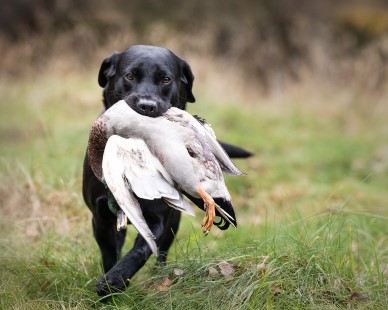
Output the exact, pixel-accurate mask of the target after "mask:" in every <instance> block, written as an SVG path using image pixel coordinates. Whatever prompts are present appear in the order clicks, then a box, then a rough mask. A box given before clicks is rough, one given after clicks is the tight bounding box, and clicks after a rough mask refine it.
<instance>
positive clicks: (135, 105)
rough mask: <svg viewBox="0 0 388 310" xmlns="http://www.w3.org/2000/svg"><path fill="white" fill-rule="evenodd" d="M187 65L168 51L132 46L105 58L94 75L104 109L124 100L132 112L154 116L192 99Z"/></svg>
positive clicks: (192, 77)
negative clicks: (101, 93) (100, 90)
mask: <svg viewBox="0 0 388 310" xmlns="http://www.w3.org/2000/svg"><path fill="white" fill-rule="evenodd" d="M193 81H194V76H193V73H192V72H191V69H190V66H189V65H188V64H187V63H186V62H185V61H184V60H182V59H180V58H179V57H177V56H176V55H175V54H174V53H172V52H171V51H170V50H168V49H165V48H161V47H156V46H145V45H135V46H132V47H130V48H128V49H126V50H125V51H123V52H121V53H119V52H114V53H113V54H112V55H111V56H109V57H108V58H106V59H105V60H104V61H103V62H102V64H101V68H100V72H99V74H98V83H99V84H100V86H101V87H103V88H104V92H103V96H104V105H105V108H106V109H108V108H109V107H111V106H112V105H113V104H115V103H116V102H117V101H119V100H121V99H124V100H125V101H126V102H127V103H128V104H129V105H130V106H131V107H132V109H134V110H135V111H136V112H138V113H140V114H143V115H147V116H151V117H156V116H160V115H161V114H163V113H164V112H165V111H166V110H167V109H168V108H169V107H171V106H175V107H177V108H180V109H185V107H186V103H187V102H195V98H194V96H193V93H192V87H193Z"/></svg>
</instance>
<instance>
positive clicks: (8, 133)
mask: <svg viewBox="0 0 388 310" xmlns="http://www.w3.org/2000/svg"><path fill="white" fill-rule="evenodd" d="M0 82H1V83H0V91H1V93H2V101H1V105H0V138H1V145H0V149H1V164H0V176H1V184H0V210H1V213H0V223H1V225H0V277H1V282H0V308H1V309H59V308H61V309H63V308H66V309H89V308H90V307H91V306H93V307H96V308H98V309H111V308H115V309H128V307H130V308H133V309H166V308H171V309H204V308H206V309H259V308H319V309H321V308H325V309H336V308H347V307H350V308H360V309H364V308H370V309H384V308H385V307H384V306H386V305H387V303H388V300H387V297H386V296H387V286H386V283H387V272H388V271H387V268H388V260H387V249H388V242H387V235H388V230H387V220H388V212H387V201H388V192H387V187H386V186H387V180H388V123H387V121H386V115H387V112H388V105H387V104H386V102H384V100H383V99H382V98H381V97H379V96H376V95H372V94H368V95H364V94H363V93H360V92H359V90H351V89H341V90H339V89H336V88H333V86H331V87H325V86H322V85H320V87H319V88H318V87H315V86H314V87H311V85H309V84H302V85H299V86H295V87H292V88H290V89H287V90H285V91H284V92H282V93H277V94H273V95H267V96H264V95H262V96H257V97H255V96H252V94H249V96H248V94H247V96H244V95H241V96H233V97H228V94H225V95H224V96H222V94H221V93H222V91H219V92H218V93H217V91H213V90H214V89H212V88H210V87H207V86H206V85H205V84H201V83H200V82H199V83H198V86H196V87H197V88H196V89H195V93H196V98H197V103H195V104H193V105H189V112H191V113H193V114H199V115H200V116H202V117H204V118H206V119H207V120H208V121H209V122H210V123H212V126H213V128H214V130H215V132H216V134H217V135H218V137H219V138H220V139H222V140H224V141H228V142H231V143H234V144H237V145H241V146H244V147H246V148H247V149H249V150H251V151H253V152H254V153H255V155H254V156H253V157H252V158H250V159H249V160H238V161H235V163H236V165H237V166H238V167H239V168H240V169H241V170H243V171H244V172H246V174H247V175H246V176H244V177H226V181H227V184H228V187H229V189H230V192H231V195H232V197H233V203H234V204H235V205H236V215H237V220H238V224H239V225H238V228H237V229H236V230H235V229H229V230H227V231H224V232H221V231H218V230H217V229H216V228H213V230H212V231H211V233H210V234H209V236H207V237H204V236H203V234H202V233H201V226H200V225H201V218H202V217H203V214H202V212H201V211H200V210H197V217H195V218H191V217H185V216H183V221H182V224H181V227H180V230H179V233H178V235H177V236H176V242H175V243H174V245H173V246H172V248H171V251H170V256H169V259H168V263H167V265H166V266H158V267H155V266H154V263H155V260H154V259H153V258H151V259H150V261H149V263H147V265H146V266H145V267H144V268H143V269H142V270H141V271H140V272H139V273H138V274H137V275H136V276H135V277H134V278H133V279H132V282H131V286H130V288H128V289H127V290H126V291H125V292H124V293H123V294H120V295H114V296H113V298H112V300H111V301H110V302H108V303H107V302H100V299H99V297H98V296H97V295H96V294H95V292H94V285H95V282H96V280H97V279H98V278H99V277H100V276H101V274H102V271H101V266H100V255H99V251H98V248H97V245H96V243H95V241H94V239H93V237H92V231H91V216H90V213H89V210H88V209H87V208H86V206H85V205H84V203H83V200H82V195H81V172H82V161H83V156H84V153H85V148H86V143H87V138H88V133H89V130H90V127H91V124H92V122H93V121H94V119H95V118H96V116H97V115H98V113H99V111H100V109H101V102H100V98H101V95H100V93H101V90H100V89H99V87H98V85H97V83H96V78H95V72H83V73H69V74H67V75H66V76H61V75H55V74H52V73H47V74H45V75H39V76H32V78H29V79H27V78H23V79H14V80H13V79H5V78H1V79H0ZM42 85H43V86H44V87H42ZM237 92H238V91H237ZM134 236H135V231H134V229H133V228H132V227H131V228H130V229H129V232H128V241H127V243H126V245H125V249H126V250H128V249H129V248H130V247H131V244H132V240H133V237H134Z"/></svg>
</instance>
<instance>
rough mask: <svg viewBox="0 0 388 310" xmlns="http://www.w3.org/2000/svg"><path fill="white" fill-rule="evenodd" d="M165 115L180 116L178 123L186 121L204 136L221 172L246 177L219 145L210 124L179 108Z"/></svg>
mask: <svg viewBox="0 0 388 310" xmlns="http://www.w3.org/2000/svg"><path fill="white" fill-rule="evenodd" d="M165 114H169V116H171V115H172V116H173V117H174V116H178V118H175V119H176V120H178V122H180V123H182V121H181V119H182V118H184V119H186V122H187V123H188V124H190V125H191V126H192V127H193V129H194V130H195V131H196V132H198V133H199V134H200V135H202V136H203V137H204V138H205V139H206V141H207V143H208V145H209V147H210V149H211V151H212V153H213V154H214V156H215V157H216V159H217V161H218V163H219V164H220V167H221V170H222V171H223V172H225V173H228V174H232V175H245V173H243V172H241V171H240V170H239V169H238V168H237V167H236V166H235V165H234V164H233V163H232V161H231V160H230V158H229V156H228V154H227V153H226V152H225V150H224V149H223V148H222V146H221V145H220V144H219V143H218V141H217V139H216V134H215V133H214V130H213V129H212V128H211V126H210V124H208V123H207V122H206V121H205V120H204V119H201V118H199V117H198V116H197V117H194V116H192V115H191V114H189V113H187V112H184V111H181V110H179V109H178V108H175V107H172V108H170V109H169V110H167V112H166V113H165Z"/></svg>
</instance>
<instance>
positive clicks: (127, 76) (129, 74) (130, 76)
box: [125, 73, 135, 81]
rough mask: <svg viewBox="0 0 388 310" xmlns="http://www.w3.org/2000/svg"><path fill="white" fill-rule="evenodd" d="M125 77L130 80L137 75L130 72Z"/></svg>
mask: <svg viewBox="0 0 388 310" xmlns="http://www.w3.org/2000/svg"><path fill="white" fill-rule="evenodd" d="M125 78H126V79H127V80H129V81H132V80H134V79H135V76H134V75H133V73H128V74H127V75H126V76H125Z"/></svg>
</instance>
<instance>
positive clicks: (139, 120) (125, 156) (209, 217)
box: [88, 100, 243, 255]
mask: <svg viewBox="0 0 388 310" xmlns="http://www.w3.org/2000/svg"><path fill="white" fill-rule="evenodd" d="M88 158H89V162H90V164H91V167H92V169H93V172H94V173H95V174H96V176H97V177H98V178H99V179H100V180H101V181H103V182H106V184H107V186H108V188H109V190H110V191H111V193H112V194H113V196H114V198H115V199H116V201H117V203H118V205H119V206H120V208H121V209H122V210H123V211H124V212H125V214H126V215H127V216H128V219H129V220H130V221H131V223H132V224H133V225H134V226H135V228H136V229H137V230H138V231H139V233H140V234H141V235H142V236H143V237H144V238H145V240H146V241H147V243H148V244H149V246H150V247H151V250H152V252H153V253H154V254H155V255H156V253H157V246H156V243H155V237H154V236H153V234H152V232H151V230H150V229H149V227H148V225H147V223H146V222H145V220H144V217H143V215H142V212H141V209H140V206H139V203H138V201H137V200H136V198H135V196H134V195H133V193H135V194H136V196H138V197H139V198H143V199H149V200H152V199H160V198H162V199H164V200H165V201H166V202H167V203H168V205H170V206H171V207H174V208H176V209H178V210H180V211H182V212H185V213H187V214H190V215H194V211H193V209H192V208H191V206H190V205H189V203H188V202H187V201H185V200H184V199H183V197H182V194H181V193H182V192H183V193H184V194H185V195H186V196H188V197H189V198H190V199H192V200H193V201H194V202H195V203H196V204H199V201H200V199H202V200H203V201H204V202H205V207H204V209H205V211H206V216H205V218H204V221H203V226H204V232H205V233H206V234H207V233H208V232H209V231H210V228H211V226H212V224H213V220H214V217H215V215H216V211H215V209H217V211H218V215H220V216H221V217H222V218H223V219H224V221H226V222H227V223H229V224H232V225H233V226H236V225H237V224H236V220H235V218H234V211H233V207H232V205H231V198H230V194H229V192H228V190H227V188H226V186H225V182H224V178H223V174H222V172H223V171H224V172H227V173H230V174H234V175H242V174H243V173H242V172H241V171H240V170H238V169H237V168H236V167H235V166H234V165H233V163H232V162H231V161H230V159H229V157H228V155H227V154H226V153H225V151H224V150H223V149H222V147H221V146H220V145H219V143H218V142H217V140H216V138H215V134H214V132H213V130H212V129H211V128H210V126H209V125H208V124H205V125H202V124H201V123H200V122H199V121H198V120H197V119H195V118H194V117H193V116H191V115H190V114H189V113H187V112H184V111H182V110H179V109H177V108H170V109H169V110H167V111H166V112H165V113H164V114H163V115H162V116H160V117H157V118H150V117H147V116H143V115H140V114H138V113H136V112H135V111H134V110H132V109H131V108H130V107H129V106H128V105H127V104H126V102H125V101H124V100H121V101H119V102H117V103H116V104H114V105H113V106H112V107H111V108H109V109H108V110H107V111H106V112H105V113H104V114H103V115H102V116H100V118H99V119H98V120H97V121H96V122H95V124H94V125H93V127H92V130H91V133H90V138H89V146H88ZM229 224H227V225H225V226H226V228H227V227H228V226H229ZM222 229H225V228H222Z"/></svg>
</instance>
